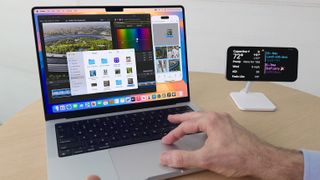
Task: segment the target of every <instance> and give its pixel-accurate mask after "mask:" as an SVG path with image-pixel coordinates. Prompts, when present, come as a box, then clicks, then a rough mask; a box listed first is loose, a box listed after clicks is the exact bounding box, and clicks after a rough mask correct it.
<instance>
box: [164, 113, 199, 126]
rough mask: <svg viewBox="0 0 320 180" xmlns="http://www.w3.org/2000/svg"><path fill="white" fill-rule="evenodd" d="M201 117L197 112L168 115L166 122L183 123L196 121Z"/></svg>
mask: <svg viewBox="0 0 320 180" xmlns="http://www.w3.org/2000/svg"><path fill="white" fill-rule="evenodd" d="M200 116H201V113H199V112H188V113H183V114H175V115H169V116H168V120H169V121H170V122H172V123H181V122H183V121H187V120H192V119H196V118H198V117H200Z"/></svg>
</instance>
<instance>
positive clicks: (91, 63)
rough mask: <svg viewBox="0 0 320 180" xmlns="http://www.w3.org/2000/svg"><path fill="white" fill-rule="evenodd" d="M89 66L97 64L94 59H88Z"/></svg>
mask: <svg viewBox="0 0 320 180" xmlns="http://www.w3.org/2000/svg"><path fill="white" fill-rule="evenodd" d="M88 63H89V65H94V64H95V63H96V62H95V60H94V59H88Z"/></svg>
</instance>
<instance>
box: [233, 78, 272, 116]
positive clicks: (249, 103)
mask: <svg viewBox="0 0 320 180" xmlns="http://www.w3.org/2000/svg"><path fill="white" fill-rule="evenodd" d="M250 86H251V82H250V81H248V82H247V83H246V86H245V88H244V89H242V90H241V91H240V92H231V93H230V96H231V98H232V100H233V101H234V103H235V104H236V105H237V106H238V108H239V109H240V110H243V111H275V110H276V106H275V105H274V104H273V103H272V102H271V101H270V100H269V99H268V98H267V97H266V96H265V95H264V94H263V93H260V92H250V91H249V89H250Z"/></svg>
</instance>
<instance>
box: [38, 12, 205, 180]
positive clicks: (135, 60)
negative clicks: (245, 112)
mask: <svg viewBox="0 0 320 180" xmlns="http://www.w3.org/2000/svg"><path fill="white" fill-rule="evenodd" d="M32 17H33V25H34V34H35V41H36V49H37V57H38V66H39V74H40V80H41V89H42V99H43V107H44V114H45V121H46V144H47V163H48V179H49V180H73V179H74V180H84V179H85V178H86V177H87V176H88V175H92V174H95V175H98V176H100V177H101V178H102V179H103V180H105V179H108V180H109V179H110V180H113V179H120V180H127V179H130V180H141V179H163V178H169V177H174V176H179V175H184V174H188V173H191V172H195V171H199V169H174V168H169V167H164V166H161V165H160V154H161V152H164V151H167V150H170V149H185V150H194V149H197V148H199V147H201V146H202V145H203V142H204V140H205V138H206V137H205V135H204V134H192V135H188V136H186V137H184V138H182V139H181V140H179V141H178V142H177V143H175V144H174V145H164V144H162V143H161V141H160V139H161V138H162V137H163V136H164V135H166V134H167V133H168V132H169V131H171V130H172V129H174V128H175V127H177V124H172V123H170V122H169V121H168V120H167V116H168V115H169V114H178V113H185V112H190V111H195V110H196V109H195V108H194V107H193V106H191V104H190V92H189V80H188V66H187V49H186V30H185V20H184V17H185V15H184V8H183V7H182V6H134V7H133V6H130V7H129V6H122V7H120V6H116V7H115V6H113V7H102V6H100V7H34V8H33V9H32Z"/></svg>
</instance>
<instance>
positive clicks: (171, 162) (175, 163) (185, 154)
mask: <svg viewBox="0 0 320 180" xmlns="http://www.w3.org/2000/svg"><path fill="white" fill-rule="evenodd" d="M160 163H161V164H162V165H165V166H169V167H175V168H187V167H198V166H199V165H198V160H197V156H196V152H195V151H184V150H171V151H167V152H164V153H162V154H161V156H160Z"/></svg>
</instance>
